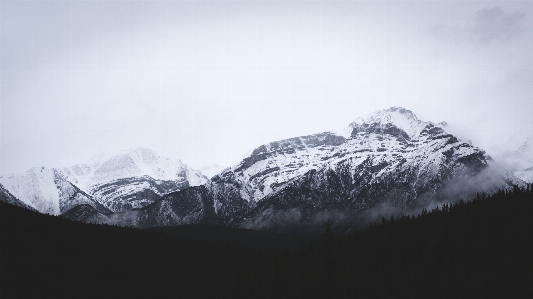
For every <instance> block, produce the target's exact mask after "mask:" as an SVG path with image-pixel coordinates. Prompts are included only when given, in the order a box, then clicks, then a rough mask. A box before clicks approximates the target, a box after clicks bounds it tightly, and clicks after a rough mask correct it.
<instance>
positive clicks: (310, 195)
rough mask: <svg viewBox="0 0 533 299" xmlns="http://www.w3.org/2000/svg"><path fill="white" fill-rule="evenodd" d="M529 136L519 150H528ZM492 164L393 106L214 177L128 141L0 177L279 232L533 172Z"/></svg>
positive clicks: (57, 210)
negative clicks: (60, 164) (83, 158)
mask: <svg viewBox="0 0 533 299" xmlns="http://www.w3.org/2000/svg"><path fill="white" fill-rule="evenodd" d="M530 139H531V138H530ZM529 144H531V140H528V141H527V142H526V143H525V144H524V146H523V147H521V148H520V150H519V151H520V152H522V153H527V152H528V150H530V149H531V146H530V145H529ZM524 155H526V154H524ZM493 162H494V161H493V160H492V158H491V157H490V156H489V155H487V153H486V152H485V151H484V150H482V149H480V148H478V147H475V146H472V145H471V144H469V143H467V142H463V141H461V140H459V139H458V138H456V137H455V136H453V135H451V134H449V133H447V132H446V123H438V124H435V123H432V122H426V121H422V120H419V119H418V118H417V117H416V115H414V113H412V112H411V111H409V110H407V109H404V108H400V107H392V108H389V109H385V110H379V111H376V112H374V113H372V114H370V115H366V116H362V117H359V118H357V119H356V120H355V121H354V122H352V123H350V124H348V125H347V126H346V127H345V128H342V129H340V130H337V131H329V132H322V133H318V134H314V135H308V136H301V137H295V138H290V139H285V140H280V141H275V142H270V143H268V144H264V145H261V146H259V147H257V148H256V149H255V150H253V152H252V153H251V154H250V155H249V156H247V157H246V158H244V159H243V160H242V161H241V162H240V163H238V164H236V165H234V166H232V167H228V168H226V169H224V170H222V171H220V172H218V173H217V174H215V175H213V176H211V178H209V179H208V178H207V177H205V176H204V175H203V174H202V173H200V172H199V171H196V170H193V169H191V168H190V167H188V166H186V165H185V164H183V163H181V162H180V161H172V160H170V159H168V158H164V157H162V156H159V155H158V154H156V153H155V152H153V151H151V150H148V149H135V150H130V151H122V152H120V153H117V154H113V155H105V154H101V155H99V156H97V157H95V158H93V159H91V160H90V161H89V162H88V163H85V164H80V165H75V166H72V167H67V168H61V169H47V168H32V169H30V170H29V171H27V172H26V173H24V174H22V175H10V176H7V177H0V184H1V185H3V186H4V188H5V191H6V192H7V193H6V194H12V197H13V198H15V199H16V200H18V201H19V202H20V203H22V204H25V205H27V206H29V207H32V208H34V209H36V210H37V211H39V212H43V213H49V214H54V215H62V217H66V218H69V219H73V220H77V221H83V222H96V223H109V224H118V225H127V226H135V227H143V228H145V227H154V226H172V225H180V224H188V223H213V224H220V225H226V226H236V227H244V228H253V229H260V230H270V231H280V232H286V231H301V230H306V229H308V230H313V228H315V227H318V226H320V227H321V226H322V225H323V223H325V222H326V221H327V220H328V219H331V221H332V223H333V225H334V227H336V228H337V229H342V230H348V229H350V228H352V227H354V226H356V225H358V224H361V225H362V224H365V223H368V222H369V221H373V220H374V219H376V217H380V216H382V215H390V214H392V213H407V212H413V211H417V210H420V209H422V208H424V207H429V206H432V205H433V206H434V205H436V204H438V203H442V202H445V201H451V200H457V199H459V198H461V197H463V198H464V197H468V196H472V195H473V194H475V193H476V192H482V191H483V192H491V191H494V190H496V189H498V188H505V187H508V186H510V185H513V184H518V185H520V184H524V181H523V180H526V179H530V178H529V177H528V176H527V173H528V171H531V169H529V170H528V168H526V169H523V170H522V169H520V170H519V171H515V172H514V174H513V173H511V172H508V173H501V172H498V171H496V170H495V169H494V168H493V167H491V165H492V164H493ZM532 166H533V164H532ZM524 173H526V174H524ZM2 190H4V189H2ZM4 193H5V192H4V191H2V193H1V194H4ZM9 198H11V197H9ZM12 201H13V200H12Z"/></svg>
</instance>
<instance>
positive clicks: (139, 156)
mask: <svg viewBox="0 0 533 299" xmlns="http://www.w3.org/2000/svg"><path fill="white" fill-rule="evenodd" d="M206 180H207V178H206V177H205V176H203V175H202V174H201V173H200V172H198V171H195V170H193V169H191V168H189V167H188V166H187V165H185V164H183V163H181V161H179V160H177V161H172V160H170V159H169V158H165V157H162V156H160V155H158V154H157V153H155V152H154V151H152V150H149V149H143V148H138V149H134V150H126V151H121V152H119V153H115V154H100V155H98V156H96V157H94V158H92V159H91V160H90V161H89V162H87V163H85V164H79V165H75V166H72V167H66V168H62V169H48V168H44V167H41V168H32V169H30V170H28V171H27V172H26V173H24V174H20V175H17V174H13V175H10V176H7V177H0V183H1V184H3V185H4V186H5V188H6V189H7V190H9V192H11V194H13V195H14V196H15V197H16V198H18V199H19V200H21V201H22V202H24V203H25V204H27V205H29V206H31V207H33V208H35V209H36V210H38V211H40V212H42V213H49V214H54V215H59V214H64V213H66V212H67V211H69V210H70V209H71V208H72V207H75V206H84V207H85V209H94V211H96V212H98V213H101V214H104V215H105V214H109V213H111V212H120V211H125V210H131V209H134V208H141V207H143V206H146V205H148V204H150V203H152V202H154V201H157V200H158V199H159V198H160V197H161V196H162V195H164V194H167V193H171V192H174V191H178V190H182V189H185V188H188V187H189V186H195V185H201V184H203V183H205V181H206ZM71 213H74V211H73V212H71ZM86 214H87V213H84V215H86ZM78 216H79V215H78ZM78 216H77V217H78ZM74 218H76V217H74ZM78 218H79V217H78Z"/></svg>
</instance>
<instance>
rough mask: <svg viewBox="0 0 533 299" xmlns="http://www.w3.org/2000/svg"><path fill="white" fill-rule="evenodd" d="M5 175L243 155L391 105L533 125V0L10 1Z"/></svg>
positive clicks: (458, 119) (498, 133)
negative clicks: (134, 152)
mask: <svg viewBox="0 0 533 299" xmlns="http://www.w3.org/2000/svg"><path fill="white" fill-rule="evenodd" d="M0 10H1V11H0V17H1V21H0V23H1V36H0V39H1V44H0V46H1V49H0V68H1V69H0V71H1V72H0V73H1V77H0V79H1V86H0V88H1V90H0V96H1V106H0V110H1V113H0V117H1V140H0V141H1V144H0V147H1V148H0V174H2V175H5V174H8V173H12V172H22V171H25V170H26V169H28V168H30V167H33V166H50V167H55V166H68V165H73V164H76V163H79V162H84V161H86V160H87V159H89V158H91V157H92V156H94V155H96V154H97V153H99V152H113V151H118V150H121V149H129V148H135V147H148V148H152V149H154V150H156V151H157V152H159V153H161V154H162V155H165V156H168V157H171V158H180V159H182V161H183V162H185V163H187V164H189V165H191V166H193V167H198V168H199V167H202V166H204V165H208V164H213V163H218V164H223V165H232V164H234V163H235V162H238V161H239V160H240V159H241V158H242V157H243V155H244V154H245V153H247V152H249V151H251V150H252V149H253V148H255V147H257V146H259V145H261V144H263V143H266V142H269V141H274V140H279V139H284V138H289V137H294V136H301V135H306V134H313V133H318V132H323V131H327V130H335V129H340V128H342V127H344V126H346V125H348V124H349V123H350V122H351V121H353V120H355V119H356V118H357V117H358V116H360V115H364V114H367V113H371V112H372V111H374V110H377V109H384V108H388V107H390V106H402V107H405V108H407V109H410V110H412V111H413V112H414V113H415V114H416V115H417V116H418V117H419V118H420V119H422V120H426V121H433V122H440V121H443V120H444V121H447V122H448V123H449V124H450V126H451V129H452V130H453V131H455V133H460V134H461V135H463V136H466V137H467V138H470V139H471V140H472V141H473V143H474V145H478V146H480V147H482V148H485V149H486V150H487V151H488V152H489V154H493V155H495V156H498V155H499V154H500V153H502V152H504V151H506V150H511V149H514V148H516V147H518V146H519V145H520V143H521V142H523V141H524V140H525V139H526V137H527V136H529V135H531V134H533V117H532V111H533V51H532V49H533V18H532V15H533V2H532V1H494V2H491V1H386V2H382V1H364V2H362V1H361V2H358V1H351V2H346V1H297V2H289V1H274V2H271V1H242V2H237V1H214V2H200V1H164V2H160V1H143V2H141V1H127V2H125V1H120V2H109V1H85V2H77V1H67V2H58V1H31V2H23V1H1V2H0Z"/></svg>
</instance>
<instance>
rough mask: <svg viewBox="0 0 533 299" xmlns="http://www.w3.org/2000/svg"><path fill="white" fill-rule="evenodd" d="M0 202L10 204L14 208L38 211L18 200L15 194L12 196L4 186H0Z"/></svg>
mask: <svg viewBox="0 0 533 299" xmlns="http://www.w3.org/2000/svg"><path fill="white" fill-rule="evenodd" d="M0 201H3V202H7V203H8V204H12V205H14V206H17V207H21V208H24V209H28V210H32V211H36V210H35V209H34V208H32V207H30V206H28V205H27V204H25V203H23V202H22V201H20V200H18V199H17V198H16V197H15V196H13V194H11V193H10V192H9V191H8V190H7V189H6V188H4V186H2V184H0Z"/></svg>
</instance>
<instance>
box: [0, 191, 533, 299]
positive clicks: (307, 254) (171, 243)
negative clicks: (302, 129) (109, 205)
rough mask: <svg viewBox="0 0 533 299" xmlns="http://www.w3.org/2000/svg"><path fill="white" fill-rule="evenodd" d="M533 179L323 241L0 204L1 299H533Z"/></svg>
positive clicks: (330, 232)
mask: <svg viewBox="0 0 533 299" xmlns="http://www.w3.org/2000/svg"><path fill="white" fill-rule="evenodd" d="M532 189H533V188H532V186H531V185H528V186H527V187H526V188H519V187H517V186H515V187H514V188H512V189H511V190H500V191H498V192H496V193H494V194H491V195H485V194H478V196H477V197H476V198H474V199H472V200H468V201H463V200H459V201H457V202H455V203H445V204H443V205H441V206H438V207H436V208H435V209H433V210H429V211H428V210H425V209H424V210H423V211H422V212H421V213H420V214H419V215H401V216H393V215H389V216H388V217H386V218H383V219H382V220H381V222H380V223H374V224H371V225H370V226H369V227H367V228H366V229H364V230H361V231H354V232H353V233H350V234H345V235H339V234H335V233H334V231H333V230H332V229H331V225H330V221H328V222H327V223H324V234H323V235H320V236H317V235H312V236H306V235H279V234H273V233H265V232H258V231H251V230H244V229H233V228H226V227H217V226H206V225H203V226H202V225H187V226H180V227H175V228H158V229H151V230H139V229H134V228H127V227H116V226H109V225H95V224H83V223H78V222H73V221H69V220H66V219H62V218H60V217H55V216H49V215H43V214H39V213H36V212H32V211H28V210H24V209H22V208H18V207H15V206H12V205H9V204H6V203H3V202H0V233H1V235H0V297H1V298H45V297H46V298H95V297H98V298H102V297H103V298H110V297H118V298H126V297H128V298H141V297H142V298H168V297H172V298H250V297H253V298H276V297H277V298H504V297H505V298H533V217H532V213H533V190H532Z"/></svg>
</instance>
